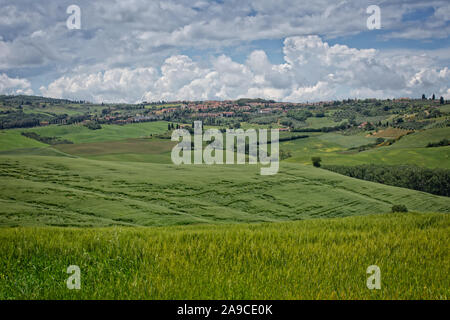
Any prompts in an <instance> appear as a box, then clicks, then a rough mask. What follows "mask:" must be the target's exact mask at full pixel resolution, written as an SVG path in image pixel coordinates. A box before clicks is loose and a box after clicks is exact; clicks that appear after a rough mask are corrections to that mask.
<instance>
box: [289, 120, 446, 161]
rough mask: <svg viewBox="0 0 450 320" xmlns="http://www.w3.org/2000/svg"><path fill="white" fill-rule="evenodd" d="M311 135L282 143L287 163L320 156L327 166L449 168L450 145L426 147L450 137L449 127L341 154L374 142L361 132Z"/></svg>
mask: <svg viewBox="0 0 450 320" xmlns="http://www.w3.org/2000/svg"><path fill="white" fill-rule="evenodd" d="M309 135H310V138H308V139H300V140H294V141H289V142H283V143H281V145H280V148H281V149H284V150H289V151H291V153H292V158H289V159H288V160H287V161H288V162H299V163H303V164H310V163H311V157H313V156H320V157H321V158H322V160H323V163H324V164H328V165H358V164H367V163H373V164H397V165H398V164H415V165H418V166H423V167H429V168H447V169H450V147H440V148H426V147H425V146H426V145H427V144H428V142H437V141H440V140H441V139H443V138H448V139H449V138H450V127H447V128H442V129H430V130H426V131H420V132H417V133H414V134H411V135H408V136H405V137H403V138H402V139H400V140H399V141H398V142H396V143H394V144H393V145H392V146H388V147H382V148H376V149H372V150H367V151H364V152H355V153H350V154H349V153H343V152H344V151H345V150H347V149H348V148H350V147H356V146H360V145H364V144H369V143H372V142H374V140H375V138H373V137H365V136H362V135H356V136H343V135H341V134H338V133H325V134H322V133H320V134H309Z"/></svg>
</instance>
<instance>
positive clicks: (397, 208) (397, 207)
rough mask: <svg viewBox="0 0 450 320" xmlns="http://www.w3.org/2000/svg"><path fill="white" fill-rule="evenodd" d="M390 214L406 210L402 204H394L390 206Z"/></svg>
mask: <svg viewBox="0 0 450 320" xmlns="http://www.w3.org/2000/svg"><path fill="white" fill-rule="evenodd" d="M392 212H408V208H406V206H405V205H404V204H395V205H393V206H392Z"/></svg>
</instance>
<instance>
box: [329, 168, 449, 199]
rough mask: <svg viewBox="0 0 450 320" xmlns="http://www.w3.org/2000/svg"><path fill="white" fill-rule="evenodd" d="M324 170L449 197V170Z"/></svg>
mask: <svg viewBox="0 0 450 320" xmlns="http://www.w3.org/2000/svg"><path fill="white" fill-rule="evenodd" d="M323 168H324V169H327V170H330V171H333V172H336V173H339V174H343V175H346V176H349V177H352V178H357V179H362V180H367V181H373V182H378V183H383V184H387V185H391V186H396V187H402V188H408V189H413V190H418V191H423V192H428V193H432V194H436V195H440V196H447V197H448V196H450V170H448V169H428V168H422V167H417V166H412V165H399V166H389V165H373V164H367V165H366V164H365V165H358V166H330V165H328V166H324V167H323Z"/></svg>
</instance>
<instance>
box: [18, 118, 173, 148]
mask: <svg viewBox="0 0 450 320" xmlns="http://www.w3.org/2000/svg"><path fill="white" fill-rule="evenodd" d="M22 131H33V132H36V133H38V134H40V135H41V136H45V137H61V138H62V139H67V140H70V141H72V142H73V143H87V142H100V141H114V140H123V139H128V138H140V137H148V136H149V135H150V134H158V133H164V132H166V131H167V122H165V121H157V122H144V123H134V124H126V125H102V129H99V130H89V129H88V128H86V127H85V126H82V125H69V126H57V125H51V126H47V127H39V128H32V129H22Z"/></svg>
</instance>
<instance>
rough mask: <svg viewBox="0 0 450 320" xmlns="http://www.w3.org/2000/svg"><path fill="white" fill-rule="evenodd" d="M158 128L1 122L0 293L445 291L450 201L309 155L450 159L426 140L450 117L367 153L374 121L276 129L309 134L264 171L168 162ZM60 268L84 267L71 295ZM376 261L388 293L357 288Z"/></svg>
mask: <svg viewBox="0 0 450 320" xmlns="http://www.w3.org/2000/svg"><path fill="white" fill-rule="evenodd" d="M169 106H170V105H167V107H169ZM151 107H154V106H151ZM159 107H161V106H158V108H159ZM29 108H30V109H28V107H27V108H26V110H25V111H26V112H30V110H31V109H32V108H31V107H29ZM33 108H34V109H36V108H39V107H33ZM52 108H55V109H57V107H52ZM66 108H67V110H69V109H70V110H71V111H72V112H74V113H75V112H76V106H71V105H67V106H66ZM83 108H89V105H84V106H83ZM92 108H93V109H95V108H94V107H92ZM155 108H156V107H155ZM38 110H39V112H48V111H50V110H47V109H43V110H41V109H38ZM64 110H65V109H64ZM95 110H96V111H97V112H98V111H101V109H100V107H97V109H95ZM52 111H56V110H52ZM122 111H124V112H128V110H122ZM34 112H37V111H36V110H34ZM374 118H375V117H374ZM438 120H439V119H437V120H436V121H438ZM305 123H306V125H307V126H308V127H310V128H311V127H313V128H320V127H323V126H335V125H337V124H339V123H338V122H334V121H333V120H332V119H331V118H328V117H325V118H308V119H307V120H306V122H305ZM435 123H437V122H434V123H433V124H435ZM241 125H242V127H243V128H250V127H253V128H263V127H266V128H267V126H266V125H258V124H250V123H246V122H243V123H242V124H241ZM277 126H279V125H277V124H273V127H277ZM167 127H168V122H166V121H157V122H147V123H135V124H127V125H104V124H102V129H99V130H90V129H88V128H87V127H85V126H83V125H64V126H63V125H50V126H45V127H34V128H29V129H22V128H21V129H9V130H2V131H0V177H1V182H2V183H1V184H0V255H1V257H2V258H1V259H0V299H60V298H61V299H444V300H447V299H448V297H449V293H450V292H449V290H450V283H449V277H448V275H449V265H450V263H449V262H450V259H449V253H450V252H449V250H448V242H449V236H450V233H449V231H450V230H449V228H450V220H449V215H448V213H450V200H449V198H448V197H443V196H437V195H432V194H428V193H424V192H419V191H414V190H410V189H405V188H398V187H393V186H388V185H383V184H378V183H373V182H368V181H364V180H358V179H354V178H350V177H346V176H343V175H339V174H337V173H333V172H331V171H327V170H324V169H321V168H315V167H313V166H312V165H311V157H316V156H319V157H321V158H322V164H323V165H357V164H389V165H396V164H402V165H403V164H412V165H418V166H421V167H429V168H447V169H450V161H449V160H450V159H449V156H450V146H447V147H436V148H427V147H426V145H427V144H428V143H430V142H439V141H441V140H442V139H444V138H447V139H448V138H450V127H445V126H444V127H442V128H439V127H435V128H434V127H433V126H432V125H430V127H433V129H428V130H422V129H421V130H415V132H414V133H411V134H409V135H405V136H403V137H402V138H401V139H400V140H398V141H396V142H395V143H393V144H392V145H390V146H383V147H374V148H370V149H368V150H365V151H361V152H359V151H358V150H355V148H357V147H361V146H367V145H369V144H373V143H374V142H375V141H376V139H377V137H376V136H374V135H372V134H373V133H374V132H368V131H364V130H354V131H351V130H348V131H342V132H336V131H335V132H304V133H303V132H302V133H299V132H295V133H294V132H283V133H281V134H280V137H289V136H292V135H307V136H308V137H307V138H302V139H296V140H291V141H284V142H281V143H280V149H282V150H283V151H285V152H289V153H290V157H288V158H287V159H286V160H285V161H282V162H281V164H280V170H279V172H278V174H276V175H273V176H262V175H260V165H214V166H207V165H182V166H175V165H173V164H172V162H171V158H170V156H171V150H172V148H173V146H174V144H175V142H172V141H171V140H170V139H164V136H169V133H168V132H167ZM207 128H209V126H208V127H207ZM386 130H387V131H386V132H385V134H386V135H389V134H392V137H391V136H389V137H388V138H389V139H394V138H396V137H397V134H398V132H403V131H405V132H409V131H407V130H403V129H392V128H387V129H386ZM402 130H403V131H402ZM27 131H32V132H36V133H38V134H39V135H40V136H41V137H58V138H60V139H61V140H69V141H71V142H73V143H72V144H68V143H67V142H66V143H67V144H56V145H52V146H50V145H47V144H44V143H41V142H39V141H36V140H33V139H30V138H27V137H24V136H23V135H21V133H22V132H27ZM160 134H164V135H160ZM381 134H382V133H381ZM44 141H48V140H44ZM49 143H52V142H49ZM393 205H405V206H406V207H407V208H408V210H409V213H404V214H400V213H391V210H392V206H393ZM69 265H78V266H80V268H81V272H82V289H81V290H79V291H76V290H68V289H67V288H66V284H65V280H66V279H67V277H68V275H67V274H66V268H67V267H68V266H69ZM370 265H377V266H379V267H380V268H381V272H382V289H381V290H369V289H368V288H367V287H366V279H367V277H368V275H367V274H366V269H367V267H368V266H370Z"/></svg>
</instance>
